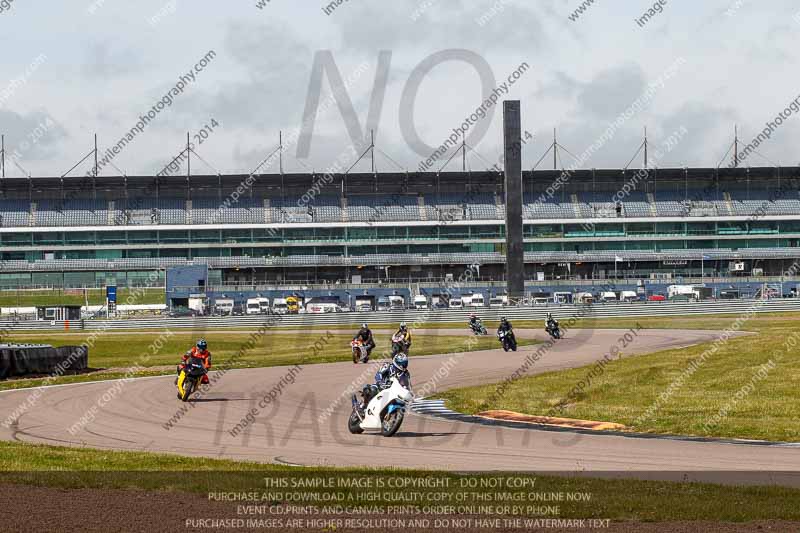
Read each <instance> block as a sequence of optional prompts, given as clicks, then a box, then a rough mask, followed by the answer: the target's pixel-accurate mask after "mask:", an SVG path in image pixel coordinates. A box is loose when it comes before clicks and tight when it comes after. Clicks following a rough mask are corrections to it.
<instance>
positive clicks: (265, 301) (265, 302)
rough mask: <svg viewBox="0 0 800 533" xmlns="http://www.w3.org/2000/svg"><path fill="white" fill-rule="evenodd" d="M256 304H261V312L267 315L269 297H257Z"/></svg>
mask: <svg viewBox="0 0 800 533" xmlns="http://www.w3.org/2000/svg"><path fill="white" fill-rule="evenodd" d="M258 305H260V306H261V314H262V315H268V314H269V298H262V297H259V298H258Z"/></svg>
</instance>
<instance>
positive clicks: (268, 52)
mask: <svg viewBox="0 0 800 533" xmlns="http://www.w3.org/2000/svg"><path fill="white" fill-rule="evenodd" d="M259 1H261V2H262V3H263V4H264V5H263V7H262V8H259V7H258V6H257V5H256V4H257V3H259ZM662 2H663V0H662ZM664 3H665V4H666V5H664V7H663V10H662V12H661V13H658V14H657V15H656V16H654V17H652V19H651V20H649V21H647V23H646V24H644V26H641V25H640V24H637V22H636V19H637V18H639V17H641V16H642V15H643V14H644V13H645V12H646V11H647V10H648V8H649V7H651V6H652V5H653V4H652V2H639V1H630V0H624V1H618V2H611V1H609V0H596V1H595V3H594V4H592V5H590V6H589V7H588V8H587V9H586V10H585V12H583V13H582V14H581V15H580V16H579V17H577V19H576V20H571V19H570V14H572V13H573V12H574V11H575V10H576V9H577V8H578V7H579V6H580V4H581V2H580V1H579V0H550V1H547V0H542V1H537V2H530V1H525V2H523V1H522V0H472V1H469V2H467V1H462V0H406V1H397V2H376V1H372V2H369V1H366V0H348V1H345V2H343V3H342V4H341V5H338V6H337V7H335V9H329V10H328V11H329V13H326V12H325V11H324V10H323V8H324V7H325V5H326V4H327V3H326V2H325V1H315V0H302V1H300V0H291V1H290V0H270V1H268V2H267V1H265V0H237V1H236V2H222V1H215V2H212V1H210V0H170V1H168V2H165V1H164V0H137V2H123V1H122V0H93V1H92V2H90V1H88V0H84V1H75V0H62V1H58V2H56V1H55V0H40V1H37V2H34V1H33V0H13V1H12V0H0V50H3V53H2V55H1V56H0V133H4V134H5V139H6V150H7V152H8V153H9V154H11V153H13V152H14V151H16V153H17V155H18V161H17V163H18V166H17V165H13V164H11V163H8V164H7V175H8V176H12V177H13V176H20V175H23V170H22V169H24V170H25V171H29V172H30V173H32V174H33V175H34V176H54V175H55V176H58V175H61V174H62V173H63V172H65V171H67V170H68V169H69V168H70V167H71V166H72V165H73V164H74V163H76V162H77V161H78V160H79V159H80V158H81V157H83V156H84V155H85V154H86V153H87V152H89V151H90V150H91V148H92V143H93V134H94V133H97V134H98V136H99V145H100V151H101V152H102V151H104V150H105V149H107V148H109V147H111V146H113V145H115V144H117V142H118V141H119V140H120V138H121V137H123V136H124V135H125V134H126V132H128V131H130V130H131V128H133V127H135V126H136V124H137V122H138V121H139V117H140V116H143V115H146V114H147V113H148V111H150V110H151V109H152V108H153V106H155V105H156V104H157V103H158V102H159V101H160V100H161V99H162V98H163V97H164V95H166V94H167V93H168V92H169V91H170V89H172V88H173V87H175V86H176V84H177V83H178V81H179V79H180V77H181V76H184V77H185V76H186V75H187V74H188V73H189V72H190V71H192V70H193V69H194V65H195V64H196V63H197V62H198V61H200V59H201V58H203V57H205V56H206V55H207V54H208V52H209V51H213V54H214V57H213V59H211V60H210V62H209V63H208V65H207V66H206V67H205V68H204V69H203V70H202V71H201V72H196V73H195V80H194V81H193V82H190V83H187V84H186V86H185V87H184V88H183V92H181V93H180V94H178V95H177V96H174V97H173V98H172V99H171V100H172V103H171V105H169V106H164V108H163V109H161V110H159V112H158V113H157V114H156V118H154V119H152V120H151V121H150V123H149V124H148V125H147V126H146V127H145V128H143V131H142V132H141V133H138V132H137V135H136V136H135V138H134V139H133V140H132V141H131V142H130V143H128V144H127V146H125V147H124V149H123V150H122V151H121V152H120V153H119V154H117V155H115V157H114V159H113V163H114V165H116V166H117V167H118V168H119V169H121V170H123V171H125V172H126V173H127V174H130V175H134V174H153V173H156V172H158V171H159V170H161V168H162V167H163V166H164V165H165V164H166V163H168V162H169V161H170V159H172V157H174V156H175V155H176V154H177V153H178V152H179V151H180V150H181V149H182V146H183V143H184V142H185V137H186V132H187V131H188V132H191V133H192V136H194V134H196V133H198V132H199V130H201V129H202V128H203V127H204V126H205V125H207V124H208V125H211V121H212V119H213V120H214V121H215V122H216V123H218V126H216V127H214V128H213V129H214V131H213V132H212V133H211V134H210V135H208V138H207V139H205V140H204V141H203V143H202V145H197V146H195V149H196V151H197V153H198V154H199V155H200V156H201V157H202V158H203V160H204V161H206V162H207V163H208V164H209V166H210V167H212V168H213V170H212V168H208V167H205V166H204V164H202V163H199V162H197V163H196V164H193V168H192V170H193V173H201V172H204V171H208V172H209V173H215V172H216V171H219V172H222V173H228V172H248V171H251V170H252V169H253V168H254V167H255V166H256V165H257V164H258V163H259V162H260V161H261V160H262V159H263V158H265V157H266V156H267V155H268V154H269V153H270V152H271V151H272V150H273V149H274V148H275V147H276V146H277V143H278V132H279V131H283V132H284V135H285V136H287V137H289V138H290V139H291V138H292V132H298V131H299V128H300V127H301V124H303V119H304V110H305V108H306V102H307V100H309V98H310V97H313V96H314V95H315V94H316V90H315V83H313V82H312V80H313V79H315V78H313V77H312V72H313V70H314V69H313V65H314V64H315V58H316V60H317V64H318V65H327V66H330V65H331V64H332V63H331V62H329V61H327V62H326V60H325V59H324V58H325V57H326V54H328V53H329V54H330V56H327V57H331V56H332V58H333V61H334V62H335V66H336V67H337V69H338V71H339V72H340V74H341V78H342V79H343V80H349V81H350V83H349V86H348V88H347V91H346V92H341V91H340V92H339V93H338V94H339V95H340V96H341V97H342V98H340V100H341V101H342V102H345V100H349V101H350V102H352V109H353V111H354V113H350V112H349V111H346V112H345V115H346V116H347V117H348V120H345V119H344V118H343V115H342V112H341V109H340V106H339V105H328V104H326V103H325V102H326V99H327V98H328V95H330V93H331V84H330V79H331V78H330V76H329V72H328V71H327V70H326V71H325V74H324V75H323V76H322V85H321V87H322V88H321V93H322V94H321V96H320V101H321V104H320V106H319V109H318V110H317V112H316V119H315V120H314V121H313V129H312V128H311V126H310V124H311V121H310V120H307V121H306V125H307V127H306V131H305V135H303V136H301V137H302V138H304V139H306V140H307V142H300V143H290V144H291V146H289V147H288V148H287V152H288V153H287V154H286V156H285V168H286V170H287V171H303V170H304V169H305V168H306V167H308V168H313V169H316V170H324V169H326V168H328V167H330V165H331V164H332V163H333V162H334V161H336V160H337V159H339V160H341V161H343V162H344V164H347V162H348V160H347V157H349V156H347V157H343V155H342V154H349V153H350V152H349V151H348V149H347V147H348V146H349V145H351V143H352V142H353V139H352V138H351V135H352V134H353V133H354V131H361V132H362V135H363V134H364V131H366V129H367V120H368V114H369V113H370V108H371V106H372V117H373V122H374V125H375V136H376V145H377V146H378V147H379V148H380V150H381V151H382V152H383V153H381V154H378V156H377V158H376V162H377V166H378V170H386V171H389V170H394V169H395V168H396V166H395V162H396V163H397V164H399V165H400V166H401V167H407V168H409V169H415V168H416V167H417V166H418V164H419V162H420V161H421V160H424V159H425V158H426V157H427V156H428V155H429V150H430V147H433V146H436V145H439V144H441V142H442V141H443V140H444V139H445V138H447V137H448V136H449V135H450V134H451V133H452V130H453V128H454V127H459V126H460V125H462V124H463V122H464V120H465V118H467V117H469V116H470V115H471V114H472V113H473V112H474V111H475V109H476V107H478V106H479V105H481V102H482V101H483V100H484V98H485V97H486V96H488V93H487V92H490V91H491V89H492V88H494V87H495V86H499V85H502V84H503V83H504V82H505V81H506V80H507V78H508V76H509V75H511V74H512V73H513V72H514V71H515V70H516V69H517V68H518V67H519V66H520V65H522V64H527V65H528V66H529V67H528V68H527V70H526V71H525V72H524V73H522V74H521V75H520V78H519V80H518V81H517V82H516V83H514V84H513V85H511V86H510V87H509V90H508V94H503V97H504V98H510V99H519V100H521V101H522V111H523V115H522V121H523V129H524V130H527V131H529V132H530V133H531V134H532V135H533V140H532V141H530V142H528V143H527V144H526V146H525V151H524V158H525V159H524V165H525V167H527V168H530V167H531V166H533V164H534V163H535V162H536V161H537V160H538V159H539V157H540V156H541V155H542V154H543V153H544V152H545V150H547V147H548V145H549V143H550V142H551V137H552V131H553V128H556V129H557V130H558V137H559V142H560V143H561V144H562V145H563V146H564V147H565V148H566V149H567V150H569V151H570V152H572V153H573V154H576V155H580V154H581V153H582V152H583V150H585V149H586V147H587V146H589V145H591V144H592V143H594V142H595V140H596V139H597V138H598V137H599V136H600V135H601V134H602V132H603V131H605V130H606V128H607V127H608V125H609V123H611V122H613V121H614V120H615V119H616V117H618V116H619V115H620V114H621V113H624V112H625V111H626V109H627V108H629V106H631V105H632V104H633V102H635V101H636V100H637V99H639V98H640V97H641V95H643V94H645V93H646V92H647V91H648V86H649V85H650V84H652V83H655V82H657V80H659V78H661V79H662V81H663V87H662V86H661V85H659V86H658V87H657V89H656V90H655V91H651V94H652V97H651V98H647V99H646V100H645V105H644V106H643V109H641V110H640V111H638V112H635V113H633V114H632V115H629V118H628V119H627V120H625V121H624V123H623V124H622V126H621V127H620V128H619V130H618V131H617V132H616V133H615V135H614V137H613V139H611V140H610V141H609V142H607V143H605V145H604V146H603V147H602V150H600V151H599V152H598V153H596V154H594V155H593V156H592V157H591V158H590V159H588V160H586V161H585V162H584V164H583V165H582V166H583V167H587V168H588V167H597V168H603V167H621V166H624V165H625V164H626V163H627V162H628V160H629V159H630V158H631V157H632V156H633V155H634V153H635V152H636V149H637V147H638V146H639V144H640V143H641V138H642V131H643V129H644V127H647V129H648V134H649V138H650V142H651V143H652V146H653V147H654V149H655V147H657V146H658V145H660V144H661V143H663V142H664V141H665V140H666V139H667V138H668V137H669V136H670V135H671V134H672V133H673V132H676V131H678V130H680V129H681V128H685V131H686V132H687V133H686V134H685V135H682V137H681V139H680V141H679V142H678V143H677V145H676V146H675V147H674V148H673V149H671V150H664V154H663V155H662V157H661V159H660V160H659V161H655V162H654V163H656V164H657V165H658V166H661V167H666V166H684V165H687V166H716V165H717V163H718V162H719V160H720V159H721V158H722V157H723V155H724V154H725V151H726V150H727V149H728V147H729V145H730V143H731V141H732V137H733V126H734V124H738V126H739V131H740V136H741V138H742V139H743V140H745V141H748V140H750V139H751V138H753V137H754V136H755V135H757V134H758V132H760V131H761V130H762V129H763V128H764V127H765V123H766V122H767V121H771V120H773V119H774V118H775V116H776V115H777V114H778V113H780V112H781V111H782V110H783V109H784V108H785V107H787V106H788V105H789V103H790V102H792V101H793V100H794V99H795V98H797V96H798V95H800V68H799V67H800V64H799V63H800V61H798V60H799V59H800V54H798V52H797V51H796V45H793V44H792V43H797V42H798V38H799V37H800V22H798V20H800V15H797V13H798V11H800V6H798V5H797V3H796V2H792V1H789V0H776V1H771V2H755V1H754V0H709V1H705V2H685V1H684V2H678V1H677V0H668V1H667V2H664ZM534 4H535V5H534ZM300 5H302V7H299V6H300ZM437 58H440V59H441V58H444V59H443V60H441V61H437ZM447 58H451V59H447ZM453 58H455V59H453ZM465 58H466V59H465ZM379 59H380V60H379ZM676 62H678V63H677V64H679V65H680V66H679V67H678V68H677V69H675V71H674V75H672V76H671V77H669V79H667V80H665V81H664V80H663V74H664V72H665V71H666V70H667V69H669V68H670V66H673V65H675V64H676ZM431 64H432V65H433V66H432V68H431V69H429V71H428V72H427V74H425V75H423V76H421V78H419V77H418V80H417V82H418V83H417V82H414V81H413V80H414V78H415V72H416V73H417V74H419V73H420V69H424V67H425V66H426V65H431ZM381 65H382V66H381ZM481 65H483V66H481ZM377 73H381V74H382V75H380V76H377V82H376V74H377ZM410 80H411V82H410ZM415 83H417V84H418V90H416V92H415V91H413V90H411V89H412V88H413V87H414V85H415ZM404 92H405V93H406V97H405V98H404ZM381 96H382V98H381ZM311 100H312V101H314V98H311ZM162 105H163V104H162ZM342 108H344V109H345V110H347V105H345V104H343V105H342ZM496 110H497V112H493V111H494V109H490V111H489V113H488V114H486V116H485V118H482V119H479V120H478V122H477V123H476V124H475V125H473V126H471V127H470V129H469V131H468V133H475V132H476V131H477V132H478V133H475V134H474V135H473V136H472V137H468V143H469V144H470V146H471V147H473V148H474V149H475V151H476V154H480V156H482V158H483V159H481V158H480V157H478V155H476V154H471V155H470V161H469V164H470V167H471V168H473V169H483V168H486V167H487V166H488V164H494V163H495V162H497V160H498V157H499V154H500V146H501V145H502V136H501V116H502V112H501V108H500V107H497V108H496ZM348 124H349V127H348ZM354 128H355V129H354ZM481 130H483V131H485V133H482V131H481ZM415 138H416V140H415ZM799 142H800V118H799V117H797V116H794V115H793V116H792V117H791V118H788V119H787V120H786V121H785V122H784V123H783V124H782V125H781V126H780V127H779V128H778V129H776V131H775V132H774V133H773V134H772V138H771V139H770V140H769V141H768V142H766V143H764V144H762V146H761V147H760V148H759V154H760V155H758V156H755V157H752V159H751V160H750V163H751V164H752V165H754V166H755V165H762V164H763V165H767V164H768V163H767V161H766V160H762V159H760V158H761V157H764V158H766V159H768V160H769V161H774V162H776V163H781V164H796V163H797V162H798V161H800V154H797V150H796V149H795V146H796V145H797V144H798V143H799ZM426 145H427V147H426ZM383 154H386V156H388V157H390V158H391V159H392V160H393V161H394V162H392V161H390V160H389V159H388V158H387V157H386V156H384V155H383ZM457 160H458V159H457ZM487 162H488V163H487ZM561 163H562V164H563V165H564V166H568V165H570V164H571V163H572V159H571V158H570V156H569V155H568V154H567V153H566V152H565V151H562V159H561ZM304 165H305V166H304ZM542 165H543V166H552V160H551V159H550V158H547V159H546V161H545V162H544V163H542ZM89 168H90V164H84V165H82V166H80V167H78V169H76V170H75V171H74V172H75V173H80V172H85V171H86V170H87V169H89ZM449 168H452V169H453V170H456V169H457V168H458V165H457V164H456V163H455V161H454V163H452V167H449ZM356 169H361V170H366V169H368V164H366V163H362V164H360V165H359V166H357V167H356ZM101 174H102V175H115V174H118V172H117V171H116V170H115V169H113V168H111V167H110V166H107V167H104V168H103V169H102V170H101Z"/></svg>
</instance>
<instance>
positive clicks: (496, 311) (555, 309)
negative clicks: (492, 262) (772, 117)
mask: <svg viewBox="0 0 800 533" xmlns="http://www.w3.org/2000/svg"><path fill="white" fill-rule="evenodd" d="M750 311H752V312H756V313H775V312H790V311H795V312H797V311H800V298H787V299H775V300H766V301H763V300H717V301H703V302H632V303H622V302H618V303H600V304H593V305H591V306H580V305H556V304H551V305H546V306H545V305H541V306H534V307H504V308H487V307H482V308H467V309H459V310H455V309H453V310H450V309H444V310H419V311H415V310H401V311H385V312H368V313H326V314H301V315H282V316H280V318H279V319H278V318H276V317H265V316H241V317H240V316H237V317H196V318H189V317H187V318H166V317H160V318H147V319H126V320H107V321H106V320H82V321H72V322H70V326H69V329H70V331H73V330H81V329H85V330H100V329H107V330H125V329H164V328H170V329H182V328H187V329H189V328H190V329H194V330H196V331H204V330H212V329H219V328H231V327H237V328H252V329H256V328H258V327H260V326H262V325H264V324H265V323H267V324H268V325H269V326H270V327H276V328H281V327H291V328H304V327H313V326H323V327H324V326H334V325H342V326H351V325H352V326H356V325H358V324H361V323H362V322H367V323H369V324H370V325H371V326H375V325H387V326H389V325H392V326H394V325H396V324H397V323H399V322H401V321H402V322H407V323H409V324H413V323H414V322H417V323H425V322H440V323H454V324H462V325H466V322H467V320H468V316H469V314H470V313H472V312H474V313H477V314H478V315H479V316H480V317H481V318H482V319H483V320H484V321H485V322H486V321H489V322H491V321H497V320H498V319H499V318H500V317H501V316H505V317H508V319H509V320H512V321H514V320H544V317H545V315H546V314H547V313H548V312H550V313H553V316H555V317H557V318H568V317H571V316H576V315H577V316H580V317H584V318H620V317H658V316H689V315H710V314H742V313H746V312H750ZM0 329H5V330H50V331H57V330H60V331H63V330H64V323H63V322H55V323H51V322H49V321H15V322H12V321H0Z"/></svg>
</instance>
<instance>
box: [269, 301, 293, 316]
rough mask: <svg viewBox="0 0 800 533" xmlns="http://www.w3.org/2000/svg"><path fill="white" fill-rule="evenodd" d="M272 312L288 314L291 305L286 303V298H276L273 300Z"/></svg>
mask: <svg viewBox="0 0 800 533" xmlns="http://www.w3.org/2000/svg"><path fill="white" fill-rule="evenodd" d="M272 312H273V313H274V314H276V315H285V314H288V313H289V306H288V305H287V304H286V298H275V299H274V300H272Z"/></svg>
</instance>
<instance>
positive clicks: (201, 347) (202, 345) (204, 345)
mask: <svg viewBox="0 0 800 533" xmlns="http://www.w3.org/2000/svg"><path fill="white" fill-rule="evenodd" d="M206 348H208V343H207V342H206V340H205V339H200V340H199V341H197V349H198V350H201V351H205V349H206Z"/></svg>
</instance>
